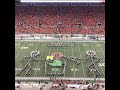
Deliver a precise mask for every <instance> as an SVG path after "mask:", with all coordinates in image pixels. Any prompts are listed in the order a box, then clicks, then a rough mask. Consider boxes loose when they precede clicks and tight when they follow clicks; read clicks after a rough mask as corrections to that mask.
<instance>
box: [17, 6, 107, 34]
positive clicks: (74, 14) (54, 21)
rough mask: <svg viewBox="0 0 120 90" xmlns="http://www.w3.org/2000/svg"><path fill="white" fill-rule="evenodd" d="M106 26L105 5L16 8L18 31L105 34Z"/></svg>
mask: <svg viewBox="0 0 120 90" xmlns="http://www.w3.org/2000/svg"><path fill="white" fill-rule="evenodd" d="M98 23H100V24H101V25H100V26H99V27H98ZM104 27H105V13H104V6H71V7H67V6H45V7H35V6H19V7H18V6H16V10H15V30H16V33H26V34H27V33H41V34H51V33H52V34H53V33H56V34H57V33H62V34H70V33H77V34H105V30H104Z"/></svg>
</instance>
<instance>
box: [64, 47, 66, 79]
mask: <svg viewBox="0 0 120 90" xmlns="http://www.w3.org/2000/svg"><path fill="white" fill-rule="evenodd" d="M64 55H65V47H64ZM64 62H65V63H66V61H65V59H64ZM64 77H65V73H64Z"/></svg>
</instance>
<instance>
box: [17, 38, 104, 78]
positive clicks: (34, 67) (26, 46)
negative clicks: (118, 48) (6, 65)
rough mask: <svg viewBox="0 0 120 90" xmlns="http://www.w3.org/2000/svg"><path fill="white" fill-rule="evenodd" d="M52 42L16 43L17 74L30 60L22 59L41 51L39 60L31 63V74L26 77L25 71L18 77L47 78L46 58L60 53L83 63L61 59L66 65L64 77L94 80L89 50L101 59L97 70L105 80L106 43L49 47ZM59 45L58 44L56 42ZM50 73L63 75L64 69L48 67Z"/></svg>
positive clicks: (97, 42) (19, 41) (71, 43)
mask: <svg viewBox="0 0 120 90" xmlns="http://www.w3.org/2000/svg"><path fill="white" fill-rule="evenodd" d="M50 43H52V42H43V41H35V40H33V41H27V40H26V41H25V40H23V41H21V40H16V41H15V73H18V72H20V71H21V70H22V69H23V68H24V67H25V65H26V63H28V61H29V60H30V59H33V58H28V59H25V60H23V61H21V60H22V58H23V57H26V56H30V53H31V52H32V51H39V52H40V55H39V56H37V57H35V58H36V59H38V60H32V61H31V63H30V64H31V65H30V67H31V69H30V72H29V73H30V74H27V75H25V73H26V71H27V70H28V69H29V68H28V67H27V68H28V69H26V70H24V71H23V72H22V73H21V74H19V75H18V74H16V77H47V75H45V67H46V65H47V64H46V57H47V56H50V55H51V54H52V53H54V52H60V53H62V54H63V55H64V56H66V57H77V58H82V60H81V63H80V64H77V63H76V62H73V61H70V60H66V59H64V58H61V59H60V61H62V62H63V63H66V67H65V73H64V75H63V76H62V77H80V78H93V77H94V75H93V76H89V74H88V73H89V71H88V66H89V65H90V61H88V60H86V52H87V51H88V50H93V51H95V52H96V56H97V57H98V58H100V62H99V63H97V64H96V67H97V69H98V70H99V72H100V73H101V76H100V78H105V43H104V41H103V42H99V41H95V42H75V41H74V42H69V41H68V42H62V41H61V42H59V43H63V44H68V45H69V46H55V47H53V46H52V47H51V46H48V45H49V44H50ZM54 43H58V42H54ZM46 70H47V72H48V73H62V70H63V67H57V66H54V67H53V66H50V65H47V68H46Z"/></svg>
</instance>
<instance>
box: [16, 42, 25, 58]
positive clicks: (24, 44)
mask: <svg viewBox="0 0 120 90" xmlns="http://www.w3.org/2000/svg"><path fill="white" fill-rule="evenodd" d="M26 43H27V41H26V42H25V43H24V44H23V46H22V47H24V46H25V44H26ZM22 50H23V49H20V51H19V52H18V53H17V55H16V57H15V59H16V58H17V57H18V55H19V54H20V52H21V51H22Z"/></svg>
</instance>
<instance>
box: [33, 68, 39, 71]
mask: <svg viewBox="0 0 120 90" xmlns="http://www.w3.org/2000/svg"><path fill="white" fill-rule="evenodd" d="M32 69H33V70H35V71H40V68H32Z"/></svg>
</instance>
